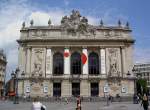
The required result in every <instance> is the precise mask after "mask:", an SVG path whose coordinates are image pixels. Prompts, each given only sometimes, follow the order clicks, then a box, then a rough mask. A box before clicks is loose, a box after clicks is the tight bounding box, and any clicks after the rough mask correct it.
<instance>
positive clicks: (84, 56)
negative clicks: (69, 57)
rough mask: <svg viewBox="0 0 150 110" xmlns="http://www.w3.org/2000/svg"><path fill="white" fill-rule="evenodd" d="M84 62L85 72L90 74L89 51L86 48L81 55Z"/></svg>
mask: <svg viewBox="0 0 150 110" xmlns="http://www.w3.org/2000/svg"><path fill="white" fill-rule="evenodd" d="M81 57H82V58H81V60H82V64H83V72H82V73H83V74H88V51H87V49H86V48H83V49H82V56H81Z"/></svg>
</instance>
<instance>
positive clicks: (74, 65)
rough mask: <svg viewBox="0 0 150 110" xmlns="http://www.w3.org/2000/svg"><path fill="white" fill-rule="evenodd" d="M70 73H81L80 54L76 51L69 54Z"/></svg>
mask: <svg viewBox="0 0 150 110" xmlns="http://www.w3.org/2000/svg"><path fill="white" fill-rule="evenodd" d="M71 73H72V74H81V55H80V54H79V53H78V52H74V53H73V54H72V55H71Z"/></svg>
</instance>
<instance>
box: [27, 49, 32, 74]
mask: <svg viewBox="0 0 150 110" xmlns="http://www.w3.org/2000/svg"><path fill="white" fill-rule="evenodd" d="M26 73H27V76H30V74H31V48H27V59H26Z"/></svg>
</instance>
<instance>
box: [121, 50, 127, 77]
mask: <svg viewBox="0 0 150 110" xmlns="http://www.w3.org/2000/svg"><path fill="white" fill-rule="evenodd" d="M121 64H122V74H125V73H127V71H126V59H125V48H124V47H121ZM123 76H124V75H123Z"/></svg>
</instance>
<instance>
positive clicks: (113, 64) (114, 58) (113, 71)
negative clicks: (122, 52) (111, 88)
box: [108, 48, 120, 77]
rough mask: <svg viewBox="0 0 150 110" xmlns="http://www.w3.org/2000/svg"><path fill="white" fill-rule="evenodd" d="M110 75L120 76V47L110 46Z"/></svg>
mask: <svg viewBox="0 0 150 110" xmlns="http://www.w3.org/2000/svg"><path fill="white" fill-rule="evenodd" d="M108 52H109V56H108V59H109V76H110V77H119V76H120V73H119V69H118V68H119V65H118V49H115V48H109V49H108Z"/></svg>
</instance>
